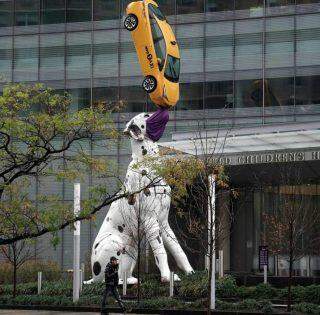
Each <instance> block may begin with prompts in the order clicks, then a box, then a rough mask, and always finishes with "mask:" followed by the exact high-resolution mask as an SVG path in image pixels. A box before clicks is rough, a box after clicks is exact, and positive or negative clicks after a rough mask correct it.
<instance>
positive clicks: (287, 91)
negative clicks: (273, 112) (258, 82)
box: [264, 77, 294, 107]
mask: <svg viewBox="0 0 320 315" xmlns="http://www.w3.org/2000/svg"><path fill="white" fill-rule="evenodd" d="M289 105H294V79H293V78H291V77H290V78H271V79H266V80H265V101H264V106H265V107H267V106H289Z"/></svg>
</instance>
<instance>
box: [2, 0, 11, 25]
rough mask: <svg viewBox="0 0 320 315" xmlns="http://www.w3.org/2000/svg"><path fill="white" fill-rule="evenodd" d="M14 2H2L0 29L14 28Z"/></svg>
mask: <svg viewBox="0 0 320 315" xmlns="http://www.w3.org/2000/svg"><path fill="white" fill-rule="evenodd" d="M12 13H13V1H0V27H8V26H12V18H13V14H12Z"/></svg>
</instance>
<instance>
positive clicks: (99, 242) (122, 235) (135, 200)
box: [91, 113, 193, 284]
mask: <svg viewBox="0 0 320 315" xmlns="http://www.w3.org/2000/svg"><path fill="white" fill-rule="evenodd" d="M149 117H150V115H149V114H145V113H142V114H139V115H137V116H135V117H134V118H133V119H132V120H131V121H130V122H128V123H127V125H126V128H125V130H124V133H125V134H126V135H127V136H129V138H130V140H131V148H132V161H131V163H130V164H129V166H128V169H127V174H126V179H125V183H124V186H125V187H124V188H123V189H124V191H127V192H129V194H130V193H133V192H136V191H139V190H142V191H141V192H140V193H137V194H135V195H133V194H131V195H130V197H128V198H123V199H120V200H117V201H115V202H114V203H112V205H111V206H110V209H109V211H108V213H107V215H106V218H105V220H104V221H103V224H102V226H101V228H100V231H99V233H98V235H97V237H96V239H95V241H94V244H93V248H92V256H91V264H92V273H93V279H92V280H91V282H98V281H103V280H104V269H105V267H106V265H107V263H108V262H109V260H110V257H111V256H115V257H117V258H118V259H119V276H120V283H122V281H123V275H124V272H127V276H128V278H127V279H128V280H127V283H129V284H134V283H136V282H137V279H136V278H134V277H132V272H133V269H134V267H135V264H136V257H137V255H136V253H137V245H136V242H135V241H133V239H134V238H135V237H136V233H137V231H135V227H137V226H138V215H137V214H138V213H140V215H139V217H140V221H139V222H142V225H143V234H144V236H145V238H146V241H147V242H148V243H149V244H150V247H151V249H152V252H153V255H154V257H155V261H156V265H157V266H158V268H159V270H160V273H161V281H162V282H168V281H170V269H169V265H168V258H167V253H166V249H165V248H167V249H168V250H169V251H170V253H171V254H172V256H173V257H174V259H175V261H176V263H177V265H178V267H179V268H180V269H181V270H182V271H184V272H185V273H192V272H193V269H192V267H191V265H190V263H189V261H188V258H187V256H186V254H185V253H184V251H183V249H182V248H181V246H180V245H179V243H178V240H177V238H176V236H175V234H174V232H173V231H172V229H171V228H170V226H169V222H168V216H169V209H170V187H169V186H168V185H167V184H166V182H165V181H164V179H161V178H160V179H159V178H157V179H156V180H155V178H156V176H155V175H154V173H153V172H152V170H150V169H149V168H148V167H143V160H144V159H145V158H146V157H149V156H153V157H155V156H157V155H158V154H159V150H158V145H157V143H156V142H154V141H152V140H151V139H150V138H149V137H148V135H147V132H146V129H147V128H146V126H147V119H148V118H149ZM150 182H152V185H151V186H152V187H151V188H148V189H143V188H144V187H146V186H147V185H148V184H150ZM153 182H155V183H153ZM136 230H137V229H136ZM175 280H179V277H178V276H177V275H175Z"/></svg>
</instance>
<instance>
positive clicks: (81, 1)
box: [67, 0, 91, 22]
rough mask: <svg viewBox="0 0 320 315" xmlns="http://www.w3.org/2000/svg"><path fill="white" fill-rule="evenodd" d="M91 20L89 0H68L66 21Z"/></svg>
mask: <svg viewBox="0 0 320 315" xmlns="http://www.w3.org/2000/svg"><path fill="white" fill-rule="evenodd" d="M85 21H91V0H68V2H67V22H85Z"/></svg>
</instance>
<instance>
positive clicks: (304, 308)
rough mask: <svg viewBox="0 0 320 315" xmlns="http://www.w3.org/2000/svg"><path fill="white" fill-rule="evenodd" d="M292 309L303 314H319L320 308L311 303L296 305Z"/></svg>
mask: <svg viewBox="0 0 320 315" xmlns="http://www.w3.org/2000/svg"><path fill="white" fill-rule="evenodd" d="M293 309H294V310H295V311H298V312H301V313H303V314H320V306H319V305H316V304H312V303H300V304H296V305H294V306H293Z"/></svg>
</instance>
